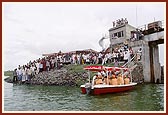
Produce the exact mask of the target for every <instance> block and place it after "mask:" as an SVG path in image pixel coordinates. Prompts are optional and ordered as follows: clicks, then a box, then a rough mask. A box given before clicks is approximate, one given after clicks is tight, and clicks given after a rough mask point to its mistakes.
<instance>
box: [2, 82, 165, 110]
mask: <svg viewBox="0 0 168 115" xmlns="http://www.w3.org/2000/svg"><path fill="white" fill-rule="evenodd" d="M4 111H164V84H141V85H138V86H136V87H135V89H134V90H131V91H128V92H123V93H116V94H106V95H97V96H92V95H86V94H81V91H80V88H79V87H67V86H63V87H60V86H31V85H16V84H15V85H13V84H11V83H6V82H4Z"/></svg>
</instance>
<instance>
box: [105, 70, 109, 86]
mask: <svg viewBox="0 0 168 115" xmlns="http://www.w3.org/2000/svg"><path fill="white" fill-rule="evenodd" d="M106 75H107V85H109V83H108V76H109V75H108V70H107V71H106Z"/></svg>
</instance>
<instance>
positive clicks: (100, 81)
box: [95, 72, 103, 85]
mask: <svg viewBox="0 0 168 115" xmlns="http://www.w3.org/2000/svg"><path fill="white" fill-rule="evenodd" d="M95 82H96V83H95V84H96V85H98V84H103V81H102V74H101V73H100V72H98V77H97V79H96V80H95Z"/></svg>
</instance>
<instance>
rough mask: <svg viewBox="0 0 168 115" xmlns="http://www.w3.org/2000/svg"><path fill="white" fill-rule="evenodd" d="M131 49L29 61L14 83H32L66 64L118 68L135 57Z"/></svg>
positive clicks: (56, 56)
mask: <svg viewBox="0 0 168 115" xmlns="http://www.w3.org/2000/svg"><path fill="white" fill-rule="evenodd" d="M141 53H142V50H141V49H140V51H139V52H138V53H137V55H138V56H137V57H138V59H137V60H138V61H139V60H140V59H141V55H142V54H141ZM134 55H135V54H134V52H133V50H132V48H131V47H129V48H128V44H125V45H124V46H123V47H120V48H115V49H113V50H112V53H111V52H99V53H95V52H89V53H86V52H84V53H82V52H81V53H78V54H76V53H58V54H57V55H51V56H46V57H43V58H41V59H40V58H39V59H37V60H34V61H29V63H27V64H26V65H23V66H20V65H19V66H18V68H16V69H15V70H14V72H13V76H14V77H13V82H15V81H21V82H25V81H30V80H31V78H32V77H34V76H35V75H36V74H39V73H41V72H43V71H50V70H53V69H60V68H61V67H62V66H63V65H64V64H75V65H77V64H102V65H104V64H110V63H114V64H115V66H118V62H120V61H124V62H125V63H126V62H127V61H128V60H130V59H131V58H132V57H133V56H134Z"/></svg>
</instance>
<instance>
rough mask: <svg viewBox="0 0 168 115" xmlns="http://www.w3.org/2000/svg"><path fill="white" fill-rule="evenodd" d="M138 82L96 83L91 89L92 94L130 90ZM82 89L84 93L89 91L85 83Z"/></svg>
mask: <svg viewBox="0 0 168 115" xmlns="http://www.w3.org/2000/svg"><path fill="white" fill-rule="evenodd" d="M135 85H137V83H131V84H127V85H102V84H101V85H95V86H94V87H93V88H92V89H91V94H94V95H98V94H107V93H119V92H124V91H128V90H131V89H133V88H134V86H135ZM81 91H82V93H83V94H86V93H87V89H86V88H85V85H81Z"/></svg>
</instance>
